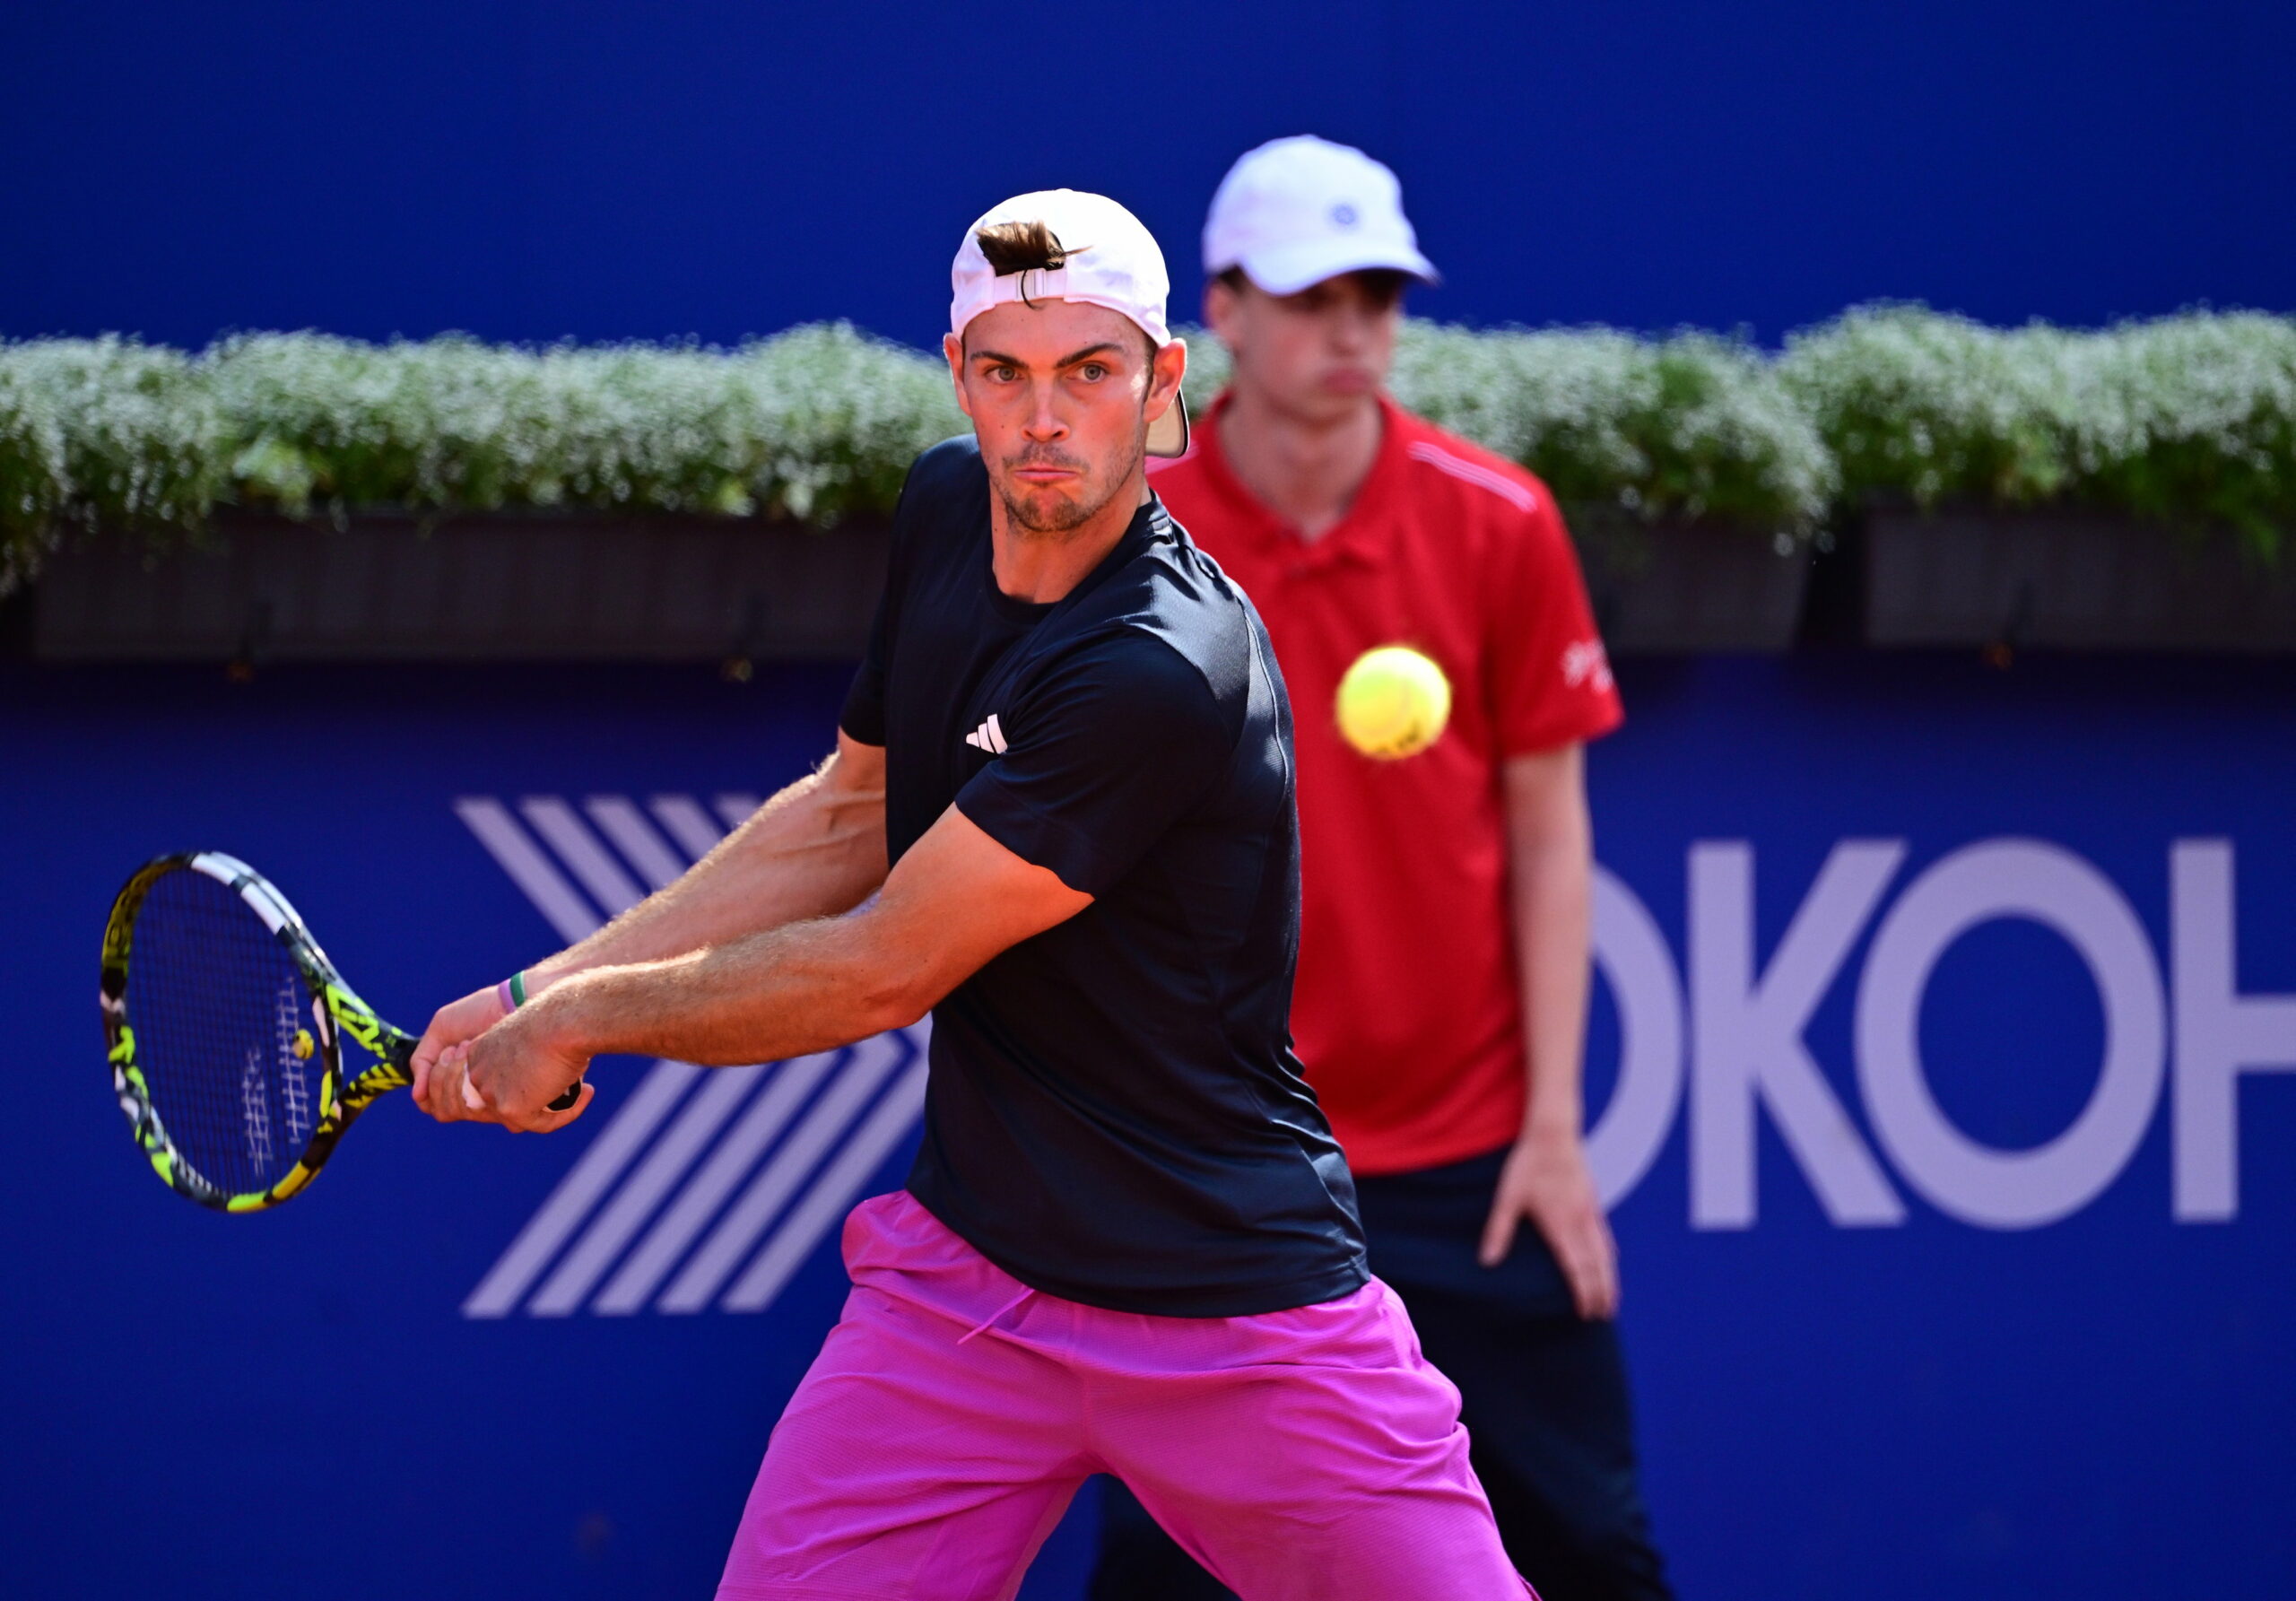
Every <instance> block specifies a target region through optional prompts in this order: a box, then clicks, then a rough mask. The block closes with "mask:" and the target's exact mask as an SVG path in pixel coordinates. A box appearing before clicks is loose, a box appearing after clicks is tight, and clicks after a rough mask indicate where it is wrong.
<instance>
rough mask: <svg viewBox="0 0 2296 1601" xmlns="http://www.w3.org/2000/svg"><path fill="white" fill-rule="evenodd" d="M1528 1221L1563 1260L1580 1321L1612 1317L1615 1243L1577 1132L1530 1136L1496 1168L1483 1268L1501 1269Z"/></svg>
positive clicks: (1614, 1309)
mask: <svg viewBox="0 0 2296 1601" xmlns="http://www.w3.org/2000/svg"><path fill="white" fill-rule="evenodd" d="M1525 1218H1528V1219H1530V1221H1531V1223H1533V1224H1534V1225H1535V1227H1536V1228H1537V1230H1538V1231H1539V1233H1540V1234H1541V1235H1542V1236H1543V1237H1544V1239H1545V1240H1546V1242H1547V1244H1548V1245H1549V1246H1550V1247H1551V1248H1552V1249H1553V1251H1554V1256H1555V1260H1556V1261H1558V1262H1559V1263H1561V1265H1562V1276H1563V1277H1564V1278H1565V1279H1566V1280H1568V1281H1569V1282H1570V1294H1571V1299H1572V1300H1573V1301H1576V1302H1577V1303H1578V1315H1579V1316H1580V1317H1581V1318H1609V1317H1613V1316H1614V1315H1616V1313H1617V1311H1618V1242H1617V1241H1616V1240H1613V1239H1612V1238H1611V1225H1610V1220H1609V1219H1608V1218H1606V1217H1605V1216H1604V1215H1603V1205H1602V1202H1601V1200H1600V1199H1599V1198H1598V1197H1597V1196H1596V1194H1595V1176H1594V1174H1593V1173H1592V1172H1591V1171H1590V1170H1588V1169H1587V1144H1586V1142H1585V1141H1584V1140H1582V1139H1580V1138H1579V1137H1578V1135H1575V1134H1553V1135H1550V1134H1538V1133H1534V1134H1526V1135H1524V1136H1523V1137H1522V1138H1521V1139H1519V1140H1518V1141H1516V1142H1515V1148H1514V1149H1513V1150H1511V1151H1509V1152H1508V1153H1507V1162H1506V1165H1505V1166H1503V1167H1502V1168H1500V1170H1499V1193H1498V1194H1497V1195H1495V1196H1492V1201H1491V1218H1490V1221H1489V1222H1487V1223H1484V1224H1483V1249H1482V1250H1481V1252H1480V1253H1479V1255H1480V1257H1481V1259H1482V1262H1483V1266H1485V1267H1496V1266H1499V1264H1500V1263H1501V1262H1503V1261H1505V1260H1506V1259H1507V1253H1508V1252H1509V1250H1511V1249H1514V1245H1515V1231H1516V1229H1517V1228H1518V1227H1519V1226H1520V1225H1521V1223H1522V1221H1523V1220H1524V1219H1525Z"/></svg>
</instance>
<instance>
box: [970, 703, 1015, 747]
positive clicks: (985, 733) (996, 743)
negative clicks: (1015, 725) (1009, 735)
mask: <svg viewBox="0 0 2296 1601" xmlns="http://www.w3.org/2000/svg"><path fill="white" fill-rule="evenodd" d="M965 744H969V745H970V746H972V747H973V748H974V749H975V750H979V751H987V753H989V754H990V755H992V756H1002V755H1003V754H1004V753H1005V730H1004V729H1002V728H1000V727H997V726H996V713H995V712H993V711H992V712H990V713H989V714H988V720H987V722H985V723H983V724H982V725H981V726H980V727H978V728H976V729H974V730H973V731H972V732H971V733H970V734H968V735H965Z"/></svg>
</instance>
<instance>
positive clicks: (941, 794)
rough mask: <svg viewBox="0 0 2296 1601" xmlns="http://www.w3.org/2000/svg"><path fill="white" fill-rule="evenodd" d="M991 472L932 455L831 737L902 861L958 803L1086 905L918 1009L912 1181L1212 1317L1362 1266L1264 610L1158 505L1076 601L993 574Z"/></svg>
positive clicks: (1062, 1259) (1349, 1286) (960, 1222)
mask: <svg viewBox="0 0 2296 1601" xmlns="http://www.w3.org/2000/svg"><path fill="white" fill-rule="evenodd" d="M988 497H989V486H988V474H987V469H986V468H985V467H984V466H982V465H981V460H980V455H979V451H978V447H977V446H976V445H975V443H974V441H973V440H971V439H952V440H951V441H950V442H949V443H947V444H944V445H941V446H938V447H936V448H934V449H932V450H928V451H927V452H926V453H925V455H923V456H922V457H918V461H917V465H916V466H914V467H912V468H911V469H910V471H909V483H908V485H907V487H906V488H905V489H904V490H903V491H902V492H901V500H900V510H899V511H898V512H897V513H896V514H895V516H894V519H893V540H892V561H891V570H890V573H889V575H888V577H887V579H886V583H885V593H884V598H883V601H882V602H880V604H879V606H878V611H877V620H876V625H875V628H874V631H873V634H872V637H871V640H870V644H869V653H868V657H867V659H866V660H865V662H864V663H863V665H862V667H861V671H860V672H859V674H857V676H856V677H855V679H854V683H853V689H852V692H851V693H850V694H849V695H848V697H847V700H846V703H845V711H844V715H843V717H842V718H841V719H840V720H841V722H842V723H843V726H844V728H845V732H846V733H847V734H848V735H851V736H852V737H853V738H854V739H856V740H858V741H860V742H861V743H862V744H873V745H882V746H883V747H884V751H885V777H886V783H885V835H886V840H885V843H886V848H887V852H888V855H889V856H890V857H891V859H892V860H894V861H898V860H900V857H901V855H902V853H903V852H905V851H907V850H908V849H909V847H910V846H912V845H914V844H915V843H916V842H917V841H918V839H919V838H920V837H921V836H922V835H923V834H924V833H925V831H926V830H927V829H929V828H931V827H932V826H933V824H934V822H935V821H936V820H937V819H938V818H939V817H940V816H941V815H942V814H943V813H944V812H945V811H946V810H947V809H948V808H949V807H950V806H951V805H954V806H956V807H957V808H958V810H960V811H961V812H962V813H963V814H964V815H965V816H966V817H967V818H969V819H970V820H971V822H974V823H975V824H976V825H978V827H979V828H980V829H981V830H982V831H985V832H986V833H987V834H988V835H989V836H990V837H991V838H993V839H995V840H997V841H998V842H999V843H1000V844H1002V845H1004V846H1005V848H1007V849H1008V850H1011V851H1012V852H1013V854H1014V855H1016V856H1019V857H1022V859H1024V860H1026V861H1030V862H1033V863H1035V864H1037V865H1038V866H1043V867H1048V868H1049V869H1051V870H1052V871H1053V872H1054V873H1056V874H1058V875H1059V876H1060V878H1061V880H1062V882H1064V883H1066V884H1068V885H1069V887H1071V888H1072V889H1075V890H1080V891H1083V892H1084V893H1086V894H1089V895H1091V896H1092V897H1093V900H1092V903H1091V906H1089V907H1087V908H1086V909H1084V910H1083V911H1082V912H1080V913H1078V914H1077V915H1076V916H1075V917H1074V918H1069V919H1068V920H1067V921H1066V922H1064V923H1062V924H1060V925H1058V926H1057V927H1053V928H1049V929H1047V930H1046V931H1045V932H1044V933H1042V934H1039V935H1035V936H1034V937H1032V938H1030V939H1026V940H1023V941H1022V942H1021V943H1020V944H1017V945H1014V946H1013V947H1012V948H1011V949H1010V950H1008V951H1005V952H1004V953H1001V954H1000V955H998V956H996V958H994V959H993V960H992V961H989V962H988V964H987V966H985V967H983V968H982V969H981V970H980V971H978V973H976V974H974V975H973V976H972V977H971V978H970V979H967V980H966V981H965V982H964V983H963V984H961V985H960V986H959V987H958V988H956V990H955V991H954V992H953V993H952V994H951V995H950V996H948V998H947V999H945V1000H944V1001H943V1002H942V1003H941V1004H940V1005H938V1006H936V1007H935V1008H934V1011H933V1045H932V1075H931V1078H930V1079H929V1081H928V1083H929V1087H928V1089H927V1091H926V1109H925V1140H924V1144H923V1146H922V1147H921V1148H920V1149H919V1151H918V1157H917V1165H916V1167H915V1168H914V1170H912V1171H911V1172H910V1174H909V1191H910V1193H911V1194H913V1195H914V1196H916V1197H917V1198H918V1201H920V1202H921V1203H923V1204H924V1205H925V1206H926V1209H927V1210H929V1211H930V1212H931V1213H932V1214H934V1215H935V1217H937V1218H939V1219H940V1220H941V1221H942V1222H943V1223H946V1224H947V1225H948V1226H949V1227H950V1228H951V1229H952V1230H954V1231H956V1232H957V1233H958V1234H959V1235H961V1236H962V1237H963V1238H964V1239H965V1240H967V1241H969V1242H970V1244H971V1245H972V1246H973V1248H974V1249H977V1250H978V1251H979V1252H980V1253H981V1254H982V1255H983V1256H985V1257H987V1258H988V1259H989V1260H990V1261H992V1262H994V1263H996V1265H997V1266H999V1267H1002V1268H1003V1269H1005V1272H1007V1273H1009V1274H1011V1275H1013V1277H1014V1278H1017V1279H1019V1280H1020V1281H1021V1282H1022V1283H1025V1284H1029V1285H1031V1286H1033V1287H1034V1288H1037V1289H1039V1290H1042V1291H1044V1292H1047V1293H1048V1294H1053V1295H1058V1296H1062V1297H1064V1298H1065V1299H1067V1300H1071V1301H1083V1302H1085V1303H1087V1304H1089V1305H1092V1306H1100V1307H1111V1308H1115V1309H1117V1310H1120V1311H1132V1312H1151V1313H1161V1314H1164V1315H1169V1316H1176V1317H1205V1318H1213V1317H1218V1318H1224V1317H1237V1316H1242V1315H1245V1314H1248V1313H1253V1312H1267V1311H1275V1310H1281V1309H1283V1308H1286V1307H1295V1306H1306V1305H1309V1304H1311V1303H1313V1302H1316V1301H1328V1300H1331V1299H1332V1298H1334V1297H1335V1296H1340V1295H1345V1294H1347V1293H1349V1292H1352V1291H1353V1290H1355V1289H1357V1288H1358V1287H1360V1286H1361V1284H1362V1283H1364V1282H1365V1278H1366V1269H1365V1267H1364V1253H1363V1239H1362V1231H1361V1225H1360V1224H1359V1223H1358V1222H1357V1220H1356V1215H1355V1191H1354V1185H1353V1183H1352V1180H1351V1179H1350V1178H1349V1176H1348V1172H1347V1165H1346V1162H1345V1161H1344V1159H1343V1158H1342V1156H1341V1155H1340V1151H1339V1146H1338V1144H1336V1142H1335V1141H1334V1140H1333V1138H1332V1135H1331V1129H1330V1127H1329V1126H1328V1125H1327V1124H1326V1122H1325V1121H1324V1116H1323V1113H1322V1112H1321V1111H1320V1110H1319V1109H1318V1108H1317V1106H1316V1101H1315V1096H1314V1094H1313V1093H1312V1092H1310V1091H1309V1088H1308V1085H1307V1083H1306V1081H1305V1079H1304V1078H1302V1076H1301V1075H1300V1062H1299V1059H1298V1057H1295V1056H1293V1055H1292V1052H1291V1029H1290V1014H1291V972H1292V963H1293V959H1294V957H1295V955H1296V954H1297V952H1298V947H1299V930H1300V871H1299V825H1298V820H1297V816H1296V814H1295V812H1294V810H1293V806H1292V761H1291V708H1290V705H1289V704H1288V702H1287V701H1286V700H1284V695H1283V679H1282V678H1281V676H1280V675H1279V674H1277V672H1276V667H1275V656H1274V651H1273V650H1271V649H1270V648H1269V647H1268V642H1267V635H1266V633H1265V631H1264V630H1263V629H1262V628H1261V627H1260V622H1259V617H1258V615H1257V613H1255V612H1254V611H1253V610H1252V607H1251V603H1250V602H1249V601H1248V600H1246V599H1245V598H1244V596H1243V593H1242V592H1241V591H1240V590H1239V589H1238V588H1237V587H1235V586H1234V585H1233V584H1231V583H1230V582H1229V581H1228V579H1226V577H1225V576H1224V575H1222V572H1221V571H1220V570H1219V568H1218V567H1217V566H1216V565H1215V564H1214V563H1213V561H1212V559H1211V558H1210V557H1208V556H1206V555H1205V554H1204V553H1203V552H1201V551H1199V550H1197V549H1196V546H1195V544H1193V543H1191V542H1190V541H1189V539H1188V537H1187V534H1186V533H1185V532H1183V531H1182V530H1181V529H1180V527H1179V526H1178V525H1177V524H1175V523H1174V522H1173V521H1172V520H1171V518H1170V517H1169V516H1168V515H1166V513H1165V511H1164V509H1163V507H1162V506H1161V503H1158V502H1156V501H1154V500H1151V501H1150V502H1149V503H1148V504H1147V505H1145V506H1144V507H1142V508H1141V510H1140V513H1139V515H1138V516H1137V517H1135V518H1133V520H1132V524H1131V526H1130V527H1129V528H1127V529H1126V532H1125V534H1124V536H1123V538H1121V539H1120V540H1118V543H1117V544H1116V546H1115V548H1114V549H1113V550H1111V551H1110V552H1109V554H1108V556H1107V557H1106V558H1105V559H1104V560H1103V561H1101V562H1100V565H1099V566H1098V567H1096V568H1094V569H1093V570H1092V571H1091V573H1090V574H1089V575H1088V576H1087V577H1086V578H1085V579H1083V582H1081V583H1079V584H1078V585H1077V586H1076V587H1075V588H1074V590H1072V591H1071V592H1070V593H1069V594H1068V595H1066V596H1064V597H1063V598H1062V599H1060V600H1059V601H1057V602H1056V603H1054V604H1052V605H1033V604H1031V603H1028V602H1024V601H1018V600H1014V599H1013V598H1012V597H1011V596H1007V595H1005V593H1004V592H1003V591H1002V590H1000V589H999V588H998V587H996V575H995V572H994V570H993V561H992V551H991V546H990V539H989V509H988Z"/></svg>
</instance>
